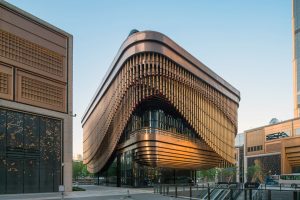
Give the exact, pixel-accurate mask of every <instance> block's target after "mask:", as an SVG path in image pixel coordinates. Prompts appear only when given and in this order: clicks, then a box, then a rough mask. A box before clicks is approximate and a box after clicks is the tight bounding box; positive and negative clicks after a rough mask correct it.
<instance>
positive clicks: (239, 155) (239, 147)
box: [235, 133, 245, 183]
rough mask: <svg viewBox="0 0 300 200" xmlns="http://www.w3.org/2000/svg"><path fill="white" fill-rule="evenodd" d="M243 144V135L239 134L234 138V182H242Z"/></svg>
mask: <svg viewBox="0 0 300 200" xmlns="http://www.w3.org/2000/svg"><path fill="white" fill-rule="evenodd" d="M244 143H245V134H244V133H239V134H237V135H236V137H235V159H236V172H237V173H236V182H239V183H243V182H244V157H245V152H244Z"/></svg>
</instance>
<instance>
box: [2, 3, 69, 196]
mask: <svg viewBox="0 0 300 200" xmlns="http://www.w3.org/2000/svg"><path fill="white" fill-rule="evenodd" d="M72 85H73V84H72V36H71V35H70V34H68V33H66V32H64V31H62V30H60V29H58V28H56V27H54V26H52V25H50V24H48V23H47V22H45V21H42V20H40V19H38V18H36V17H34V16H32V15H31V14H29V13H27V12H25V11H23V10H20V9H18V8H16V7H14V6H12V5H10V4H8V3H6V2H5V1H0V194H3V193H32V192H53V191H58V186H59V185H62V184H63V185H65V190H66V191H71V190H72V98H73V97H72Z"/></svg>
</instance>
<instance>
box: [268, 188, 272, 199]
mask: <svg viewBox="0 0 300 200" xmlns="http://www.w3.org/2000/svg"><path fill="white" fill-rule="evenodd" d="M271 199H272V193H271V190H268V200H271Z"/></svg>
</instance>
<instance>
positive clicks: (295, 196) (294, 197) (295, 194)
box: [293, 191, 297, 200]
mask: <svg viewBox="0 0 300 200" xmlns="http://www.w3.org/2000/svg"><path fill="white" fill-rule="evenodd" d="M293 193H294V194H293V200H297V191H294V192H293Z"/></svg>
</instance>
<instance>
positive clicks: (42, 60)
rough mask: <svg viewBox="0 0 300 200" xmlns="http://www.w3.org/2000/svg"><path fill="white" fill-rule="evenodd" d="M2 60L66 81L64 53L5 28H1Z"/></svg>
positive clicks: (0, 52)
mask: <svg viewBox="0 0 300 200" xmlns="http://www.w3.org/2000/svg"><path fill="white" fill-rule="evenodd" d="M0 60H2V61H3V62H6V63H9V64H11V65H14V66H17V67H19V68H22V69H26V70H29V71H33V72H36V73H39V74H42V75H44V76H49V77H51V78H53V79H57V80H60V81H64V82H66V61H65V60H66V59H65V57H64V56H63V55H60V54H58V53H56V52H54V51H52V50H49V49H47V48H45V47H42V46H40V45H37V44H35V43H33V42H30V41H28V40H25V39H23V38H21V37H18V36H16V35H14V34H11V33H8V32H6V31H3V30H0Z"/></svg>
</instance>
